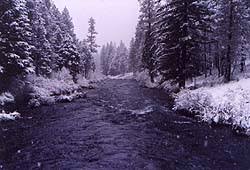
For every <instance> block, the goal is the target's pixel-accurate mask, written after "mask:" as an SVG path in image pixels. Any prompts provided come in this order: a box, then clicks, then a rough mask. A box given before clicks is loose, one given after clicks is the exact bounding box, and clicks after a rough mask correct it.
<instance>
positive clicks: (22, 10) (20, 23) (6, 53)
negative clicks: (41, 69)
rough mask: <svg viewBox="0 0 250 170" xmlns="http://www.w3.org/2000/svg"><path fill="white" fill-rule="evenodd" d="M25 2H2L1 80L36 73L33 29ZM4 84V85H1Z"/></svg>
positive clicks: (5, 0)
mask: <svg viewBox="0 0 250 170" xmlns="http://www.w3.org/2000/svg"><path fill="white" fill-rule="evenodd" d="M26 5H27V4H26V1H25V0H4V1H0V16H1V19H0V63H1V72H0V74H1V80H2V81H4V82H5V83H6V81H8V80H10V79H11V78H12V77H16V76H18V75H25V74H28V73H31V72H34V67H33V60H32V57H31V51H32V49H33V46H32V45H31V36H32V28H31V24H30V20H29V17H28V13H29V12H28V9H27V6H26ZM1 84H3V83H1Z"/></svg>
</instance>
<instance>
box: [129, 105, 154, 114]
mask: <svg viewBox="0 0 250 170" xmlns="http://www.w3.org/2000/svg"><path fill="white" fill-rule="evenodd" d="M153 111H154V109H153V106H147V107H145V108H144V109H142V110H132V114H135V115H145V114H149V113H152V112H153Z"/></svg>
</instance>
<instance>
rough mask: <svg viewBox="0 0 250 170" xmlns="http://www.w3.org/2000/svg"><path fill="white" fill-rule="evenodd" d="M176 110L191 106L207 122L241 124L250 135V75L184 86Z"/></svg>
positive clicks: (190, 108) (190, 109)
mask: <svg viewBox="0 0 250 170" xmlns="http://www.w3.org/2000/svg"><path fill="white" fill-rule="evenodd" d="M174 109H175V110H183V109H184V110H188V111H190V112H191V113H193V114H195V115H197V116H199V117H201V119H202V120H204V121H207V122H215V123H224V124H230V125H233V127H240V128H243V129H245V130H246V133H247V134H249V135H250V79H242V80H240V81H238V82H231V83H229V84H221V85H216V86H214V87H202V88H199V89H196V90H183V91H181V92H180V93H178V94H177V95H176V98H175V107H174Z"/></svg>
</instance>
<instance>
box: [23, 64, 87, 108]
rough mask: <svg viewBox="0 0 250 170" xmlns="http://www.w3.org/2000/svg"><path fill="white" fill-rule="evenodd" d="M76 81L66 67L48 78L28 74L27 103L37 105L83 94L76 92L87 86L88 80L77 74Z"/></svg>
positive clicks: (68, 99) (70, 98)
mask: <svg viewBox="0 0 250 170" xmlns="http://www.w3.org/2000/svg"><path fill="white" fill-rule="evenodd" d="M77 79H78V80H77V83H74V82H73V78H72V76H71V75H70V73H69V71H68V70H67V69H62V71H60V72H58V73H54V74H53V75H52V77H51V78H50V79H48V78H44V77H39V76H35V75H30V76H29V77H28V82H29V89H30V98H31V99H30V101H29V105H30V106H33V107H38V106H40V105H43V104H54V103H55V102H58V101H59V102H60V101H72V100H73V99H75V98H78V97H80V96H84V94H82V93H81V92H78V91H79V90H80V89H82V88H89V87H90V82H89V80H86V79H85V78H84V77H83V76H80V75H79V76H77Z"/></svg>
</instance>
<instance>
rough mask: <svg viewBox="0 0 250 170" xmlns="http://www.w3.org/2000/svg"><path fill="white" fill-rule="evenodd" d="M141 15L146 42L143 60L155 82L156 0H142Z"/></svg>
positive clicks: (144, 43)
mask: <svg viewBox="0 0 250 170" xmlns="http://www.w3.org/2000/svg"><path fill="white" fill-rule="evenodd" d="M140 5H141V10H140V11H141V16H140V20H141V22H142V23H143V30H144V42H143V47H142V62H143V67H144V68H145V69H147V70H148V71H149V75H150V78H151V81H152V82H154V77H155V74H156V73H155V68H156V58H155V55H154V51H155V47H154V46H153V45H154V44H155V43H154V41H155V36H154V21H155V1H154V0H141V1H140Z"/></svg>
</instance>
